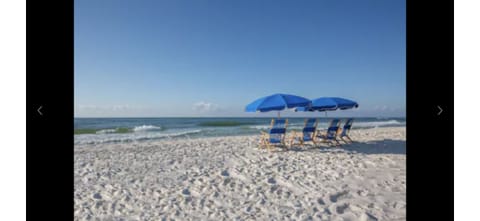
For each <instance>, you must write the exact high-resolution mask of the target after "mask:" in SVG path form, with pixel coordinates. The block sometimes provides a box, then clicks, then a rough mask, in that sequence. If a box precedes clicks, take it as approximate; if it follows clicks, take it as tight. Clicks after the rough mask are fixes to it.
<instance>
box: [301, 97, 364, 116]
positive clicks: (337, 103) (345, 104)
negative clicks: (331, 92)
mask: <svg viewBox="0 0 480 221" xmlns="http://www.w3.org/2000/svg"><path fill="white" fill-rule="evenodd" d="M357 107H358V103H357V102H355V101H352V100H349V99H345V98H340V97H321V98H317V99H314V100H312V103H311V105H309V106H307V107H299V108H296V109H295V111H325V116H326V115H327V111H335V110H337V109H340V110H347V109H352V108H357Z"/></svg>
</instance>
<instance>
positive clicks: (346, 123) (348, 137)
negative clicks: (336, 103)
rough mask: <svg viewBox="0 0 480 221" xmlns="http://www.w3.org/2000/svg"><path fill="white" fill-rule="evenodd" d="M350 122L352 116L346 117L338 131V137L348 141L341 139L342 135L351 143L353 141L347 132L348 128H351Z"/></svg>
mask: <svg viewBox="0 0 480 221" xmlns="http://www.w3.org/2000/svg"><path fill="white" fill-rule="evenodd" d="M352 124H353V118H348V119H347V120H346V122H345V124H344V125H343V127H342V132H341V133H340V136H339V137H340V139H342V140H343V142H345V143H348V142H347V141H346V140H345V139H343V138H344V137H346V138H347V139H348V140H349V141H350V142H351V143H353V140H352V138H350V136H348V134H349V133H350V129H351V128H352Z"/></svg>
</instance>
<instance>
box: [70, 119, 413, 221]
mask: <svg viewBox="0 0 480 221" xmlns="http://www.w3.org/2000/svg"><path fill="white" fill-rule="evenodd" d="M352 138H353V139H354V140H356V141H357V143H354V144H349V145H344V146H343V147H341V148H337V147H326V146H322V147H320V148H313V147H306V148H293V150H290V151H286V152H273V153H270V152H267V151H265V150H259V149H258V148H256V144H255V143H256V140H257V139H258V136H234V137H218V138H201V139H183V140H158V141H144V142H139V143H128V144H125V143H124V144H102V145H96V146H95V145H89V146H75V197H74V198H75V219H76V220H171V219H173V220H405V219H406V218H405V216H406V215H405V214H406V208H405V207H406V181H405V179H406V161H405V160H406V155H405V127H394V128H375V129H364V130H353V131H352Z"/></svg>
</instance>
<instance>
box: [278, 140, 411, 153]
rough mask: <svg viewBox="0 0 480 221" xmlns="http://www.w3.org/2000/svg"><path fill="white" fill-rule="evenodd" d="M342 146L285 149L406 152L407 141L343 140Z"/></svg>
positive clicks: (298, 146) (292, 149)
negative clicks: (348, 141)
mask: <svg viewBox="0 0 480 221" xmlns="http://www.w3.org/2000/svg"><path fill="white" fill-rule="evenodd" d="M341 144H342V145H341V146H333V145H332V146H329V145H328V144H325V143H321V144H319V145H317V146H314V145H312V144H307V145H304V146H300V145H293V146H292V147H289V148H288V149H287V150H285V149H283V150H281V151H280V152H283V151H297V152H305V151H306V152H351V153H363V154H404V155H405V154H406V141H404V140H391V139H385V140H374V141H368V142H353V143H344V142H341Z"/></svg>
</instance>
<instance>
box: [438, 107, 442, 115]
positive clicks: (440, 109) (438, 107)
mask: <svg viewBox="0 0 480 221" xmlns="http://www.w3.org/2000/svg"><path fill="white" fill-rule="evenodd" d="M437 107H438V109H439V110H440V111H439V112H438V114H437V115H440V114H441V113H442V112H443V109H442V108H441V107H440V106H437Z"/></svg>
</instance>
